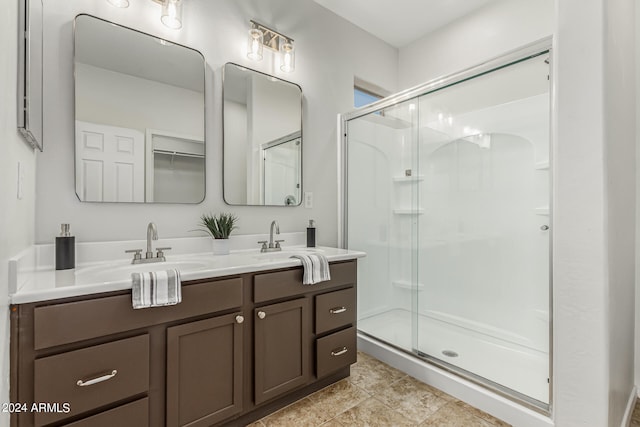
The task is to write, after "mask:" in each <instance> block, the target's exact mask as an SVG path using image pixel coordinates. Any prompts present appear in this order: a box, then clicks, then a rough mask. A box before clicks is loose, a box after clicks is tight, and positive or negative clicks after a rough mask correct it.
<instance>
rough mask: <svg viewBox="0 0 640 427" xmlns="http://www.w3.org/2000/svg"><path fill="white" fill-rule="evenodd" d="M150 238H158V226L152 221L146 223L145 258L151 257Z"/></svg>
mask: <svg viewBox="0 0 640 427" xmlns="http://www.w3.org/2000/svg"><path fill="white" fill-rule="evenodd" d="M151 240H158V227H156V224H155V223H153V222H150V223H149V225H147V256H146V257H147V259H149V258H153V249H152V247H151Z"/></svg>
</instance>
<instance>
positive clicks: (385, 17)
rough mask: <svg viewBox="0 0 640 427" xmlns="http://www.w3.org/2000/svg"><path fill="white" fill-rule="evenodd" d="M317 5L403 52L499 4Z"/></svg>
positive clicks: (335, 1) (474, 0)
mask: <svg viewBox="0 0 640 427" xmlns="http://www.w3.org/2000/svg"><path fill="white" fill-rule="evenodd" d="M314 1H315V2H316V3H318V4H319V5H321V6H324V7H325V8H327V9H329V10H330V11H332V12H333V13H335V14H336V15H339V16H341V17H343V18H344V19H346V20H347V21H349V22H351V23H352V24H355V25H357V26H358V27H360V28H362V29H363V30H365V31H367V32H369V33H371V34H373V35H374V36H376V37H378V38H379V39H382V40H384V41H385V42H387V43H389V44H390V45H392V46H395V47H398V48H399V47H403V46H406V45H407V44H409V43H411V42H413V41H415V40H417V39H419V38H421V37H422V36H424V35H426V34H428V33H430V32H432V31H434V30H437V29H438V28H440V27H443V26H445V25H447V24H448V23H450V22H453V21H455V20H456V19H458V18H461V17H463V16H464V15H467V14H469V13H471V12H473V11H475V10H477V9H479V8H481V7H482V6H484V5H486V4H488V3H492V2H495V1H497V0H392V1H389V0H314Z"/></svg>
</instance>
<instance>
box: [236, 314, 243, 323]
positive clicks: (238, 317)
mask: <svg viewBox="0 0 640 427" xmlns="http://www.w3.org/2000/svg"><path fill="white" fill-rule="evenodd" d="M242 322H244V316H243V315H241V314H238V315H237V316H236V323H242Z"/></svg>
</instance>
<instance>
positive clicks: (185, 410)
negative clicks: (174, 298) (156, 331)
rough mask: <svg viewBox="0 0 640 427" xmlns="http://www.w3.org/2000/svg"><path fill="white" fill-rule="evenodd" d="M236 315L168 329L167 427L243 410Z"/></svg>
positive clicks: (239, 321)
mask: <svg viewBox="0 0 640 427" xmlns="http://www.w3.org/2000/svg"><path fill="white" fill-rule="evenodd" d="M243 320H244V319H243V318H242V316H241V315H239V314H229V315H225V316H219V317H214V318H212V319H206V320H201V321H197V322H191V323H187V324H184V325H179V326H174V327H171V328H168V329H167V426H169V427H174V426H186V425H188V426H190V427H197V426H210V425H212V424H215V423H217V422H219V421H222V420H224V419H226V418H228V417H230V416H232V415H234V414H237V413H239V412H240V411H241V410H242V400H241V399H242V393H241V391H242V390H241V387H242V326H243V325H242V321H243Z"/></svg>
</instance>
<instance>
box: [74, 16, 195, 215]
mask: <svg viewBox="0 0 640 427" xmlns="http://www.w3.org/2000/svg"><path fill="white" fill-rule="evenodd" d="M74 73H75V125H76V143H75V157H76V161H75V166H76V194H77V195H78V198H79V199H80V200H81V201H83V202H140V203H142V202H147V203H153V202H161V203H200V202H202V200H204V196H205V151H206V150H205V126H204V119H205V110H204V106H205V101H204V99H205V98H204V96H205V93H204V90H205V89H204V88H205V84H204V80H205V74H204V73H205V61H204V57H203V56H202V54H201V53H200V52H198V51H197V50H194V49H191V48H188V47H185V46H181V45H178V44H175V43H171V42H169V41H166V40H163V39H160V38H158V37H155V36H152V35H149V34H145V33H142V32H139V31H136V30H132V29H130V28H126V27H122V26H120V25H117V24H114V23H111V22H108V21H105V20H102V19H99V18H95V17H93V16H90V15H84V14H83V15H78V16H77V17H76V19H75V56H74Z"/></svg>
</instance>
